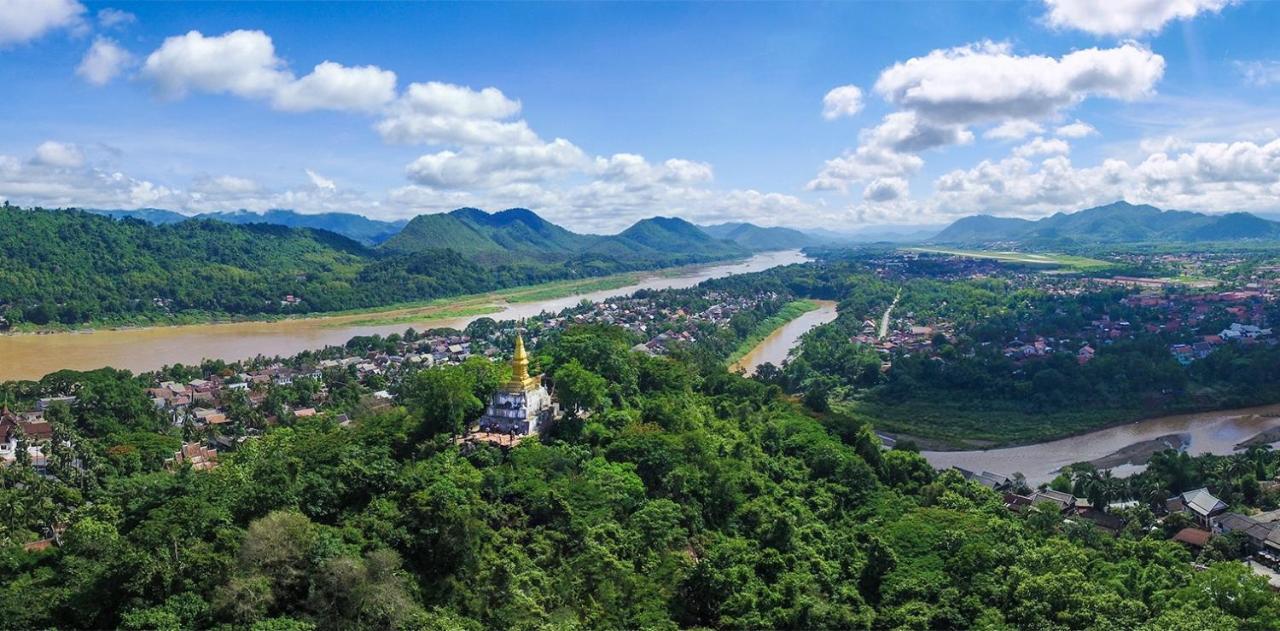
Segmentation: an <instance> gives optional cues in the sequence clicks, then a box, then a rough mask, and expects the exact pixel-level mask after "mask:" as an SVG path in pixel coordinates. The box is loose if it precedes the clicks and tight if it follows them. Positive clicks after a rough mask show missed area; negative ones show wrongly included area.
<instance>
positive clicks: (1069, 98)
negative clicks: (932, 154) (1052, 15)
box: [875, 42, 1164, 125]
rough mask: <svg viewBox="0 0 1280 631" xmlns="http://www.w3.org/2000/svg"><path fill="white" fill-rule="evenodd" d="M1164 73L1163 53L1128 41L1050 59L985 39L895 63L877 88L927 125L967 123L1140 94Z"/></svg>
mask: <svg viewBox="0 0 1280 631" xmlns="http://www.w3.org/2000/svg"><path fill="white" fill-rule="evenodd" d="M1163 74H1164V58H1163V57H1161V56H1160V55H1157V54H1155V53H1153V52H1151V51H1150V50H1147V49H1145V48H1143V47H1141V46H1139V45H1137V44H1133V43H1126V44H1123V45H1121V46H1119V47H1116V48H1109V49H1098V48H1089V49H1085V50H1078V51H1075V52H1071V53H1068V54H1066V55H1063V56H1062V57H1061V58H1054V57H1046V56H1042V55H1025V56H1020V55H1015V54H1013V53H1012V52H1011V50H1010V47H1009V46H1008V45H1007V44H996V43H992V42H983V43H980V44H971V45H968V46H961V47H958V48H952V49H948V50H935V51H933V52H931V53H929V54H928V55H925V56H924V57H916V58H914V59H908V60H907V61H905V62H900V63H897V64H894V65H893V66H891V67H889V68H888V69H886V70H885V71H884V72H882V73H881V74H880V78H879V79H878V80H877V81H876V85H875V89H876V91H877V92H878V93H880V94H881V95H882V96H884V98H885V99H886V100H888V101H889V102H891V103H893V104H895V105H898V106H899V107H901V108H903V109H907V110H912V111H915V112H916V113H918V114H919V115H920V117H921V119H922V120H926V121H929V122H930V123H932V124H936V125H943V124H952V125H966V124H972V123H982V122H1002V121H1007V120H1015V119H1031V120H1034V119H1038V118H1044V117H1047V116H1051V115H1054V114H1056V113H1057V112H1058V111H1059V110H1061V109H1063V108H1066V107H1069V106H1072V105H1075V104H1077V103H1079V102H1080V101H1082V100H1084V99H1085V98H1087V97H1091V96H1095V97H1106V98H1114V99H1121V100H1134V99H1139V98H1143V97H1146V96H1149V95H1151V94H1152V93H1153V91H1154V89H1155V84H1156V82H1157V81H1159V80H1160V77H1161V76H1162V75H1163Z"/></svg>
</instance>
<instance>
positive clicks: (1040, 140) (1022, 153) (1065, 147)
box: [1013, 136, 1071, 158]
mask: <svg viewBox="0 0 1280 631" xmlns="http://www.w3.org/2000/svg"><path fill="white" fill-rule="evenodd" d="M1067 153H1071V145H1069V144H1067V141H1065V140H1062V139H1061V138H1052V139H1048V140H1046V139H1045V138H1044V137H1043V136H1041V137H1037V138H1035V139H1034V140H1032V141H1031V142H1028V143H1026V144H1024V145H1022V146H1020V147H1018V148H1016V149H1014V150H1013V155H1015V156H1018V157H1019V158H1030V157H1032V156H1046V155H1057V154H1067Z"/></svg>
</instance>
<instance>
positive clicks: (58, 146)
mask: <svg viewBox="0 0 1280 631" xmlns="http://www.w3.org/2000/svg"><path fill="white" fill-rule="evenodd" d="M31 161H32V162H33V163H35V164H42V165H45V166H51V167H61V168H75V167H78V166H81V165H83V164H84V152H82V151H80V148H79V147H77V146H75V145H73V144H70V143H65V142H57V141H54V140H46V141H44V142H42V143H40V146H38V147H36V154H35V156H34V157H33V158H32V159H31Z"/></svg>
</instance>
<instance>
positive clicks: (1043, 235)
mask: <svg viewBox="0 0 1280 631" xmlns="http://www.w3.org/2000/svg"><path fill="white" fill-rule="evenodd" d="M1273 239H1280V223H1277V222H1274V221H1268V220H1266V219H1263V218H1261V217H1258V216H1256V215H1251V214H1249V213H1229V214H1224V215H1209V214H1205V213H1197V212H1190V211H1184V210H1161V209H1159V208H1156V207H1154V206H1149V205H1145V204H1143V205H1134V204H1130V203H1128V202H1123V201H1121V202H1115V203H1113V204H1108V205H1106V206H1098V207H1096V208H1088V209H1085V210H1081V211H1079V212H1074V213H1057V214H1055V215H1052V216H1050V217H1045V218H1043V219H1040V220H1037V221H1029V220H1026V219H1016V218H1007V217H992V216H989V215H977V216H973V217H965V218H963V219H960V220H958V221H956V222H955V223H953V224H951V225H950V226H948V227H947V228H946V229H944V230H943V231H942V232H940V233H938V234H937V235H936V236H934V237H933V238H932V239H930V241H932V242H934V243H970V244H977V243H995V242H1017V243H1022V244H1042V245H1051V244H1072V243H1081V244H1087V243H1156V242H1173V243H1193V242H1202V241H1235V240H1273Z"/></svg>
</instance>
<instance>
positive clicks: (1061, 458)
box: [922, 404, 1280, 485]
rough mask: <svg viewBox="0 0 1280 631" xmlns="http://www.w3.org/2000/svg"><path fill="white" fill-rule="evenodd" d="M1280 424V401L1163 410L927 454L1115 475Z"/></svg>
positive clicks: (1045, 471) (1226, 448)
mask: <svg viewBox="0 0 1280 631" xmlns="http://www.w3.org/2000/svg"><path fill="white" fill-rule="evenodd" d="M1276 428H1280V404H1272V405H1263V406H1256V407H1248V408H1238V409H1229V410H1216V411H1205V412H1195V413H1190V414H1174V415H1168V416H1160V417H1155V418H1148V419H1146V420H1141V421H1136V422H1130V423H1124V424H1121V425H1116V426H1112V427H1107V428H1103V429H1097V430H1094V431H1090V432H1085V433H1081V434H1077V435H1073V436H1068V437H1065V438H1059V439H1056V440H1051V441H1046V442H1039V443H1034V444H1027V445H1020V446H1016V447H1003V448H996V449H975V450H968V451H941V450H926V451H924V452H922V454H923V455H924V456H925V457H926V458H927V459H928V460H929V462H930V463H931V464H932V465H933V466H935V467H938V468H949V467H953V466H959V467H963V468H965V469H970V470H986V471H993V472H996V473H1000V474H1004V475H1010V474H1013V473H1015V472H1016V473H1022V474H1023V475H1025V476H1026V477H1027V481H1028V482H1029V483H1031V484H1032V485H1035V484H1040V483H1043V482H1048V481H1049V480H1051V479H1053V477H1054V476H1055V475H1056V474H1057V471H1058V470H1059V469H1061V468H1062V467H1064V466H1067V465H1071V464H1075V463H1077V462H1090V461H1094V462H1099V463H1101V464H1102V465H1109V468H1111V470H1112V471H1113V472H1114V473H1115V474H1116V475H1129V474H1132V473H1136V472H1138V471H1141V470H1142V469H1143V468H1144V467H1145V466H1146V462H1147V461H1148V460H1149V459H1150V457H1151V455H1152V454H1153V453H1155V452H1157V451H1162V450H1163V448H1165V447H1173V446H1180V447H1182V448H1183V449H1185V450H1186V451H1187V452H1189V453H1192V454H1196V455H1199V454H1203V453H1212V454H1219V455H1225V454H1230V453H1234V452H1236V451H1238V450H1240V448H1241V443H1244V442H1246V441H1248V440H1249V439H1251V438H1253V437H1257V436H1260V435H1261V436H1263V437H1264V438H1263V439H1264V440H1265V438H1266V437H1269V436H1272V435H1274V434H1272V433H1271V432H1272V431H1273V430H1274V429H1276Z"/></svg>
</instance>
